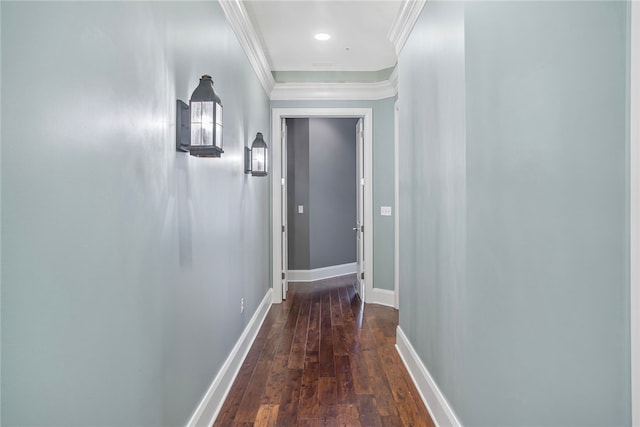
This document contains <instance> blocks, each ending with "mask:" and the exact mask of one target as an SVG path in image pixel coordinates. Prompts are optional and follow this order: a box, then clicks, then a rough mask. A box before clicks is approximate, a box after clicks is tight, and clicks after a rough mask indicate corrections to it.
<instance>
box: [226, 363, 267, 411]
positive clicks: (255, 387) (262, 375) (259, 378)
mask: <svg viewBox="0 0 640 427" xmlns="http://www.w3.org/2000/svg"><path fill="white" fill-rule="evenodd" d="M271 365H272V363H271V362H260V361H259V362H258V363H257V364H256V368H255V370H254V371H253V375H252V376H251V380H250V381H249V383H248V384H247V388H246V390H245V392H244V396H243V397H242V401H241V402H240V406H238V412H237V413H236V416H235V418H234V421H235V422H241V423H242V422H253V421H255V419H256V414H257V413H258V409H259V408H260V397H261V396H262V394H263V392H264V387H265V384H266V383H267V377H268V376H269V371H270V370H271Z"/></svg>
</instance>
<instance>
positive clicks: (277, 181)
mask: <svg viewBox="0 0 640 427" xmlns="http://www.w3.org/2000/svg"><path fill="white" fill-rule="evenodd" d="M313 117H325V118H354V119H357V118H362V119H363V122H364V123H363V125H364V147H363V150H364V182H365V185H364V224H365V227H364V259H365V263H364V277H365V298H366V299H367V300H370V299H371V296H372V293H373V292H372V290H373V191H372V190H373V189H372V186H373V173H372V167H373V109H372V108H272V109H271V208H272V214H271V220H272V223H271V240H272V248H271V251H272V252H271V259H272V264H271V265H272V272H273V275H272V281H271V282H272V283H271V286H272V288H273V292H272V302H273V303H276V304H277V303H281V302H282V300H283V295H282V286H280V283H281V282H282V279H281V273H282V272H281V271H280V265H281V261H282V245H281V242H280V240H281V239H280V233H282V225H283V224H282V215H281V211H280V210H281V206H282V199H281V195H280V194H281V193H280V191H281V186H282V185H286V182H285V183H283V181H282V135H281V130H280V123H281V121H282V119H285V118H286V119H289V118H313ZM366 302H369V301H366Z"/></svg>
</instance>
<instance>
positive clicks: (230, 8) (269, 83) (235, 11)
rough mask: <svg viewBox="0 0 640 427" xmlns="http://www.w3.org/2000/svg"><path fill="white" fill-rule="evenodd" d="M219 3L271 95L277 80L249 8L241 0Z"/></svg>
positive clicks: (221, 1)
mask: <svg viewBox="0 0 640 427" xmlns="http://www.w3.org/2000/svg"><path fill="white" fill-rule="evenodd" d="M218 3H219V4H220V7H221V8H222V11H223V12H224V15H225V16H226V18H227V22H229V25H230V26H231V28H232V29H233V32H234V33H235V35H236V37H237V38H238V42H240V45H241V46H242V49H244V52H245V53H246V54H247V58H249V62H250V63H251V66H252V67H253V70H254V71H255V73H256V76H257V77H258V80H260V84H262V87H263V88H264V91H265V92H266V94H267V95H269V94H270V93H271V90H272V89H273V86H274V85H275V80H274V79H273V75H272V74H271V66H270V65H269V60H268V59H267V55H265V53H264V49H263V48H262V45H261V44H260V39H259V38H258V35H257V34H256V31H255V29H254V28H253V24H252V23H251V20H250V19H249V15H248V14H247V10H246V9H245V7H244V5H243V4H242V2H241V1H240V0H218Z"/></svg>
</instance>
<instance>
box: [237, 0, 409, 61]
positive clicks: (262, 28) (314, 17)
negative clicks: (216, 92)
mask: <svg viewBox="0 0 640 427" xmlns="http://www.w3.org/2000/svg"><path fill="white" fill-rule="evenodd" d="M243 4H244V6H245V8H246V10H247V13H248V14H249V18H250V19H251V22H252V24H253V26H254V29H255V31H256V33H257V34H258V37H259V38H260V41H261V43H262V46H263V48H264V50H265V54H266V55H267V58H268V60H269V65H270V66H271V70H273V71H378V70H382V69H385V68H390V67H393V66H394V65H395V64H396V61H397V58H396V53H395V50H394V47H393V45H392V43H391V41H390V40H389V39H388V38H387V34H388V32H389V29H390V28H391V26H392V24H393V22H394V20H395V18H396V15H397V13H398V9H399V7H400V5H401V2H400V1H399V0H386V1H369V0H356V1H353V0H341V1H329V0H297V1H291V0H288V1H287V0H276V1H274V0H251V1H243ZM321 32H322V33H328V34H330V35H331V39H330V40H328V41H325V42H322V41H318V40H316V39H315V38H314V35H315V34H316V33H321Z"/></svg>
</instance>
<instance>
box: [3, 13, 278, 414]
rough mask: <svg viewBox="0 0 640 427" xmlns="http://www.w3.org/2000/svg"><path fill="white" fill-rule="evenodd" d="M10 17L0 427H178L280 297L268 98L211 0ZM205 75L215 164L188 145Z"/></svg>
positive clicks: (6, 33) (6, 31) (6, 32)
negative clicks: (272, 235)
mask: <svg viewBox="0 0 640 427" xmlns="http://www.w3.org/2000/svg"><path fill="white" fill-rule="evenodd" d="M1 7H2V22H1V27H2V29H1V31H2V33H1V39H2V124H3V126H2V129H1V132H2V135H1V136H2V169H1V171H2V180H1V181H2V231H3V233H2V242H1V243H2V248H3V251H2V417H3V419H2V423H3V424H4V425H66V426H73V425H77V426H86V425H110V426H131V425H137V426H143V425H148V426H159V425H183V424H185V423H186V422H187V420H188V419H189V417H190V416H191V414H192V413H193V411H194V410H195V408H196V405H197V404H198V403H199V402H200V400H201V398H202V396H203V395H204V393H205V391H206V390H207V387H208V386H209V385H210V384H211V382H212V380H213V378H214V377H215V375H216V373H217V372H218V371H219V369H220V368H221V366H222V363H223V362H224V360H225V359H226V357H227V356H228V354H229V353H230V351H231V349H232V348H233V346H234V344H235V343H236V341H237V340H238V338H239V337H240V334H241V332H242V331H243V330H244V328H245V326H246V324H247V322H248V320H249V319H250V318H251V315H252V314H253V313H254V312H255V310H256V308H257V307H258V304H259V302H260V301H261V300H262V298H263V297H264V295H265V293H266V292H267V290H268V287H269V285H268V283H269V277H270V275H269V247H270V246H269V181H268V180H267V179H258V178H252V177H250V176H247V175H245V174H244V173H243V165H242V162H241V161H240V160H238V159H242V158H243V151H242V150H243V146H245V145H247V144H249V143H250V142H251V141H252V140H253V137H254V136H255V134H256V132H258V131H262V132H268V129H269V101H268V98H267V96H266V95H265V93H264V91H263V89H262V87H261V85H260V83H259V82H258V80H257V79H256V77H255V74H254V72H253V70H252V68H251V66H250V65H249V63H248V61H247V58H246V55H245V53H244V51H243V50H242V49H241V47H240V45H239V44H238V42H237V40H236V37H235V35H234V34H233V32H232V31H231V29H230V28H229V27H228V26H227V23H226V20H225V18H224V15H223V13H222V11H221V10H220V8H219V6H218V4H217V3H216V2H109V3H95V2H72V3H69V2H60V3H50V2H43V3H30V2H16V3H13V2H2V6H1ZM204 73H211V74H212V75H213V77H214V80H215V86H216V89H217V91H218V93H219V94H220V97H221V99H222V102H223V105H224V114H225V116H224V126H225V127H224V138H225V146H224V149H225V154H224V155H223V157H222V158H220V159H198V158H194V157H191V156H189V155H187V154H181V153H176V151H175V137H174V135H175V100H176V99H177V98H180V99H183V100H188V98H189V96H190V95H191V92H192V91H193V89H194V88H195V87H196V85H197V84H198V78H199V76H200V75H201V74H204ZM241 297H244V298H245V313H244V314H243V315H241V314H240V309H239V308H240V302H239V300H240V298H241Z"/></svg>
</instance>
